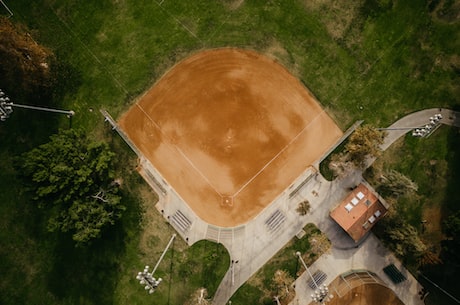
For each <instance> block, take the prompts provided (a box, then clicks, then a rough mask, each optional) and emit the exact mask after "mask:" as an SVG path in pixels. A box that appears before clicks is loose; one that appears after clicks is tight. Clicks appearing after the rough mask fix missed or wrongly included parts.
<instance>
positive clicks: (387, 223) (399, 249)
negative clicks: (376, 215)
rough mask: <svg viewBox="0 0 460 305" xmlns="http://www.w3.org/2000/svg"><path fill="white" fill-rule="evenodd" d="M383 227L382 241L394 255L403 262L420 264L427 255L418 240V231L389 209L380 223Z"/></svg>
mask: <svg viewBox="0 0 460 305" xmlns="http://www.w3.org/2000/svg"><path fill="white" fill-rule="evenodd" d="M380 225H382V226H383V227H384V230H383V233H384V236H383V237H384V239H385V241H386V243H387V244H388V246H389V248H391V249H392V250H393V251H394V252H395V254H396V255H397V256H399V257H401V258H403V259H404V260H405V261H412V262H413V263H420V262H421V261H422V259H423V256H424V255H426V254H427V250H428V249H427V247H426V245H425V244H424V243H423V241H422V240H421V239H420V237H419V234H418V231H417V230H416V229H415V228H414V227H413V226H412V225H410V224H409V223H407V222H406V221H404V220H403V219H402V218H401V217H400V216H399V215H398V214H397V212H396V211H394V210H392V209H390V211H389V213H388V214H387V216H386V217H385V218H384V219H383V220H382V221H381V222H380Z"/></svg>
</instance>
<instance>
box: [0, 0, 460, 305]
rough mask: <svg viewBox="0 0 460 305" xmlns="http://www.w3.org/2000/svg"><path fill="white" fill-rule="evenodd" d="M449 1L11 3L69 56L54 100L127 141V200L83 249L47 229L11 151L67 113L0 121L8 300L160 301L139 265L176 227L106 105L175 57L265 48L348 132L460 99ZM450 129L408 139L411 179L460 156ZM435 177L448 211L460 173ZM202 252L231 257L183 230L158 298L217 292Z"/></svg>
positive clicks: (1, 268) (39, 138) (2, 285)
mask: <svg viewBox="0 0 460 305" xmlns="http://www.w3.org/2000/svg"><path fill="white" fill-rule="evenodd" d="M350 2H352V3H350ZM452 2H456V1H440V2H438V3H440V4H439V5H438V6H437V5H436V3H435V1H431V2H430V3H432V4H430V5H429V4H428V3H426V1H423V0H410V1H387V0H362V1H332V0H327V1H300V0H286V1H265V0H254V1H243V2H241V5H239V6H237V4H238V3H239V1H236V0H235V1H232V0H216V1H209V0H193V1H179V0H166V1H162V4H161V5H159V3H160V1H158V2H157V1H134V0H126V1H116V0H100V1H76V0H66V1H62V0H37V1H25V0H17V1H10V2H9V3H8V5H9V7H10V8H11V10H12V11H13V12H14V16H13V17H12V20H13V21H14V22H20V23H24V24H26V25H27V26H28V27H29V28H30V32H31V35H32V36H33V37H34V39H35V40H37V41H38V42H40V43H42V44H44V45H46V46H47V47H49V48H50V49H51V50H53V52H54V53H55V55H56V57H57V60H58V61H59V63H60V66H59V69H61V70H62V74H61V75H62V76H63V77H62V78H61V79H60V80H59V85H58V86H57V88H56V92H55V97H58V98H56V99H55V100H53V101H49V103H50V105H54V106H57V107H60V108H63V109H73V110H74V111H76V116H75V117H74V118H73V121H72V124H73V126H76V127H80V128H84V129H85V130H86V131H87V132H88V133H90V134H91V135H93V136H94V137H97V138H103V139H107V140H108V141H109V142H111V145H112V146H113V147H114V148H115V149H116V151H117V153H119V155H120V158H119V160H120V161H121V162H123V163H121V164H119V166H120V167H123V168H124V174H123V175H124V177H123V178H124V180H125V183H124V190H123V192H124V195H125V200H126V202H125V204H126V205H127V207H128V209H127V211H126V214H125V216H124V217H123V219H122V221H121V222H120V223H119V224H117V225H116V226H115V227H113V228H111V230H110V231H108V232H106V234H105V235H104V237H103V239H102V240H101V241H100V242H99V243H95V244H94V245H92V246H91V247H90V248H88V249H86V250H83V249H75V248H73V246H72V245H71V244H69V243H68V242H67V239H66V237H65V236H56V235H53V234H48V233H46V232H45V231H46V230H45V228H44V226H45V225H44V220H43V215H41V212H40V210H38V209H37V208H36V207H35V206H34V205H33V204H32V203H30V198H29V195H28V194H27V192H26V191H25V190H24V187H23V186H22V182H21V180H20V179H19V178H18V175H17V173H16V172H15V170H14V168H13V167H12V163H13V162H17V161H15V157H16V156H18V155H19V154H20V153H21V152H23V151H26V150H29V149H30V148H32V147H34V146H36V145H38V144H40V143H43V142H45V141H47V137H48V136H49V135H50V134H52V133H54V132H56V130H57V129H58V128H67V127H68V124H69V122H68V120H67V119H66V118H65V117H60V116H57V115H52V114H46V113H31V112H27V111H25V110H17V111H15V112H14V113H13V115H12V116H11V118H10V119H9V120H8V121H7V122H0V143H1V144H0V156H1V157H2V162H1V163H0V202H1V205H0V212H1V215H2V216H0V228H1V229H2V230H1V232H0V257H1V262H0V273H1V274H2V278H1V279H0V290H1V291H2V293H1V294H0V303H2V304H26V303H28V304H126V303H135V304H143V303H147V302H152V298H150V297H149V296H147V295H145V292H144V291H142V287H140V285H139V284H137V283H136V282H135V280H134V275H135V273H136V272H137V271H139V270H140V269H141V268H142V267H143V265H144V264H150V265H153V264H154V262H155V259H156V258H157V257H159V254H160V253H161V251H162V247H164V245H165V244H166V243H167V241H168V238H169V236H170V234H171V233H172V230H171V228H170V227H169V226H168V225H167V224H166V223H165V222H164V220H163V219H162V218H161V217H160V216H159V215H155V213H151V214H148V212H147V211H149V210H151V209H153V202H154V200H155V197H154V195H152V194H151V195H150V197H149V196H147V195H146V194H148V190H147V189H146V186H145V183H143V181H142V180H141V178H139V177H138V175H137V173H136V172H135V171H134V167H135V163H136V162H135V160H134V156H133V154H130V153H128V149H127V147H126V146H124V145H123V144H121V143H120V140H119V139H117V138H116V136H112V135H109V133H110V131H107V130H105V129H104V128H103V124H104V123H103V118H102V116H101V115H100V113H99V111H98V110H99V109H100V108H106V109H107V110H108V111H109V112H110V113H111V114H112V115H114V116H115V117H117V116H118V115H120V114H121V113H123V112H124V111H126V110H127V109H128V107H129V106H130V105H132V104H133V103H134V100H135V98H136V97H138V96H139V95H141V94H142V93H143V92H144V91H145V90H147V89H148V88H149V87H150V86H151V85H152V84H153V83H154V82H155V81H157V80H158V79H159V77H161V75H162V74H163V73H164V72H165V71H167V70H168V69H170V68H171V66H172V65H174V64H175V63H176V62H177V61H179V60H181V59H183V58H185V57H187V56H188V55H189V54H191V53H193V52H198V51H199V50H202V49H207V48H216V47H241V48H248V49H254V50H257V51H259V52H261V53H264V54H267V55H268V56H271V57H274V58H276V59H277V60H278V61H279V62H280V63H282V64H283V65H284V66H285V67H286V68H287V69H288V70H289V71H291V72H292V73H293V74H294V75H295V76H297V77H298V78H299V79H300V80H301V81H302V82H303V83H304V84H305V85H306V86H307V87H308V88H309V89H310V90H311V91H312V92H313V94H314V95H315V96H316V97H317V98H318V99H319V101H320V103H321V104H322V106H323V107H324V108H325V110H326V111H327V112H328V113H329V114H330V115H331V116H332V117H333V118H334V119H335V120H336V122H337V124H338V125H339V126H340V127H341V128H342V129H343V130H345V129H346V128H347V127H349V126H350V125H351V124H353V122H354V121H356V120H358V119H364V120H365V123H372V124H374V125H376V126H387V125H389V124H391V123H392V122H393V121H395V120H396V119H397V118H399V117H400V116H402V115H404V114H407V113H409V112H412V111H415V110H419V109H422V108H429V107H450V108H460V107H459V106H460V103H459V100H458V96H460V81H459V73H458V72H459V70H460V60H459V57H458V50H459V49H460V39H459V38H460V37H459V33H460V31H459V27H460V24H459V22H458V20H457V21H456V20H455V19H453V20H452V17H451V16H452V14H449V13H446V12H449V11H451V10H452V9H453V7H454V6H452ZM433 3H434V4H433ZM449 3H451V4H449ZM449 5H451V6H452V7H449ZM443 12H444V13H443ZM2 89H4V90H5V91H7V92H8V90H7V89H8V88H2ZM11 97H12V98H13V100H14V96H11ZM14 101H15V102H17V103H28V104H33V103H34V102H36V101H34V100H14ZM361 108H362V109H361ZM439 132H440V134H441V136H438V135H433V140H431V139H429V141H434V142H433V143H434V144H433V146H429V148H426V147H424V148H423V149H422V148H421V147H420V146H418V144H417V143H418V142H417V143H416V142H415V140H413V139H410V138H408V139H406V141H405V142H404V143H405V144H404V145H405V153H404V159H401V158H400V156H401V155H396V154H395V159H394V160H395V167H397V168H400V169H401V170H402V171H407V174H408V175H410V176H411V177H413V178H415V177H418V176H423V175H425V174H426V172H425V171H424V170H427V169H430V166H429V165H428V166H427V165H426V164H423V168H424V170H421V169H417V170H416V169H415V168H419V167H417V166H416V165H418V164H419V162H420V159H423V160H431V159H436V160H439V163H438V164H439V168H442V169H445V168H451V166H452V164H453V162H454V160H453V159H452V157H451V154H452V152H451V151H452V150H454V149H458V144H456V143H458V142H455V141H453V140H452V138H451V137H449V136H448V135H445V133H448V132H446V131H444V130H440V131H439ZM443 135H445V136H443ZM427 143H428V142H427ZM457 157H458V156H457ZM455 168H458V166H457V167H455ZM428 173H429V172H428ZM443 173H445V175H444V174H443ZM437 175H438V176H439V177H440V178H439V181H438V182H436V183H441V182H442V181H444V182H442V183H445V185H446V188H444V189H443V191H439V190H438V189H432V191H430V192H431V193H429V191H428V189H429V188H425V190H426V193H423V195H424V196H426V198H428V196H430V198H436V200H435V201H436V202H433V203H428V202H427V203H426V205H430V204H438V203H439V204H440V205H442V207H443V208H442V210H443V211H444V210H448V209H451V208H453V206H454V205H455V200H451V201H449V200H448V199H447V198H455V197H454V196H451V195H452V194H457V192H458V191H457V188H456V187H455V185H457V184H458V181H459V177H458V175H456V174H454V173H453V172H451V171H447V170H446V171H442V172H440V173H437ZM425 176H426V175H425ZM426 177H428V178H426V179H425V178H421V179H425V180H423V181H419V185H420V186H421V188H422V187H424V186H430V181H431V180H430V178H429V177H430V176H429V175H428V176H426ZM139 194H144V195H145V196H140V195H139ZM144 197H147V198H150V199H151V201H150V202H149V203H146V202H145V198H144ZM425 200H428V199H425ZM417 204H420V203H416V204H414V206H413V207H412V206H411V205H409V206H410V207H411V208H410V210H411V211H412V212H410V214H413V215H414V216H413V219H411V222H413V223H416V222H417V221H418V219H419V218H420V217H421V215H423V211H422V210H421V209H420V208H419V207H418V206H417ZM146 215H148V217H147V216H146ZM147 218H148V219H150V220H148V219H147ZM146 219H147V220H146ZM152 219H153V220H154V221H153V220H152ZM148 221H153V222H154V223H156V224H157V231H156V235H155V234H153V235H151V236H150V235H149V233H148V232H147V231H148V230H147V229H146V228H148V227H149V225H148ZM146 222H147V224H146ZM146 232H147V233H146ZM146 236H147V237H146ZM148 236H150V238H148ZM187 251H188V252H187ZM187 253H188V254H187ZM200 255H202V256H203V259H202V258H201V257H200ZM190 257H196V261H189V259H190ZM216 257H219V258H221V259H220V261H219V264H218V263H217V261H216ZM204 261H206V262H209V263H210V264H211V265H212V264H215V266H216V270H217V272H216V277H218V276H219V274H221V275H223V273H224V272H225V270H224V269H225V266H228V256H227V255H226V254H224V253H223V250H222V249H221V248H220V247H219V246H216V245H212V244H209V243H201V244H198V245H196V246H195V247H191V248H189V249H188V248H187V247H185V245H184V244H183V242H182V241H180V240H179V239H178V240H177V243H176V242H175V244H174V251H171V252H169V253H168V254H167V256H166V258H165V260H164V263H163V264H162V265H161V268H160V269H159V272H161V274H164V277H165V282H164V283H163V284H162V285H163V286H162V287H161V288H159V290H158V291H157V292H158V297H159V298H160V300H161V302H160V303H161V304H167V303H168V302H169V303H171V304H180V303H181V300H184V298H185V297H186V295H188V294H189V293H190V292H191V291H192V290H193V289H195V288H198V287H199V286H202V285H205V284H206V285H207V286H208V287H207V288H208V289H209V290H210V291H211V292H212V290H214V289H215V288H216V285H217V284H218V281H219V279H218V278H210V279H207V278H203V276H202V275H201V274H202V272H203V270H204V271H206V270H205V269H203V268H205V267H204V266H203V265H200V263H202V262H204ZM184 264H185V265H184ZM187 264H191V265H193V266H194V269H193V272H192V274H190V275H188V278H187V280H186V282H184V279H183V277H182V275H183V273H187V272H188V269H187V268H185V267H184V268H185V269H184V268H182V267H181V266H188V265H187ZM171 266H172V267H171ZM181 268H182V269H181ZM195 268H196V269H195ZM200 268H201V269H200ZM133 273H134V274H133ZM181 274H182V275H181ZM168 282H169V283H170V284H171V287H169V284H168ZM243 289H246V288H243ZM248 289H249V288H248Z"/></svg>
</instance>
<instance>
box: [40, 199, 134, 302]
mask: <svg viewBox="0 0 460 305" xmlns="http://www.w3.org/2000/svg"><path fill="white" fill-rule="evenodd" d="M123 198H124V202H125V205H126V206H127V209H126V211H125V213H124V215H123V217H122V219H121V221H119V222H117V223H116V224H115V225H114V226H112V227H108V228H106V230H105V232H103V235H102V237H101V238H100V239H99V240H95V241H94V242H93V243H92V244H90V245H88V246H86V247H80V248H76V247H75V243H74V242H73V240H72V237H71V236H70V234H60V235H59V237H58V239H57V242H56V245H55V249H54V251H53V253H54V258H53V259H52V263H53V265H52V268H51V270H50V272H49V274H48V275H47V283H48V289H49V291H50V292H51V293H52V294H53V295H55V296H56V297H57V298H58V299H59V300H60V303H64V304H113V303H114V295H113V292H114V290H115V287H116V285H117V283H118V280H119V274H120V273H121V272H120V270H119V269H120V266H121V265H122V264H121V262H122V261H123V258H124V256H125V254H126V246H127V243H128V240H127V239H128V236H130V235H132V234H130V232H134V231H138V230H139V226H138V224H139V223H140V219H139V215H141V212H140V210H139V205H138V204H137V202H136V200H135V199H134V198H130V197H129V195H128V194H123Z"/></svg>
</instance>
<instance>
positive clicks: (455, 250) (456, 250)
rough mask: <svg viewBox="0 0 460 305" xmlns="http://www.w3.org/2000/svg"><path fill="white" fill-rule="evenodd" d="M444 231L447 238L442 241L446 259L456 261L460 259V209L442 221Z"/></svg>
mask: <svg viewBox="0 0 460 305" xmlns="http://www.w3.org/2000/svg"><path fill="white" fill-rule="evenodd" d="M442 231H443V232H444V234H445V235H446V237H447V238H446V239H445V240H443V241H442V248H443V249H442V251H443V257H445V260H446V261H447V260H448V261H450V262H455V263H456V264H458V262H459V261H460V238H459V236H460V211H457V212H455V213H453V214H451V215H450V216H449V217H447V219H446V220H444V221H443V223H442Z"/></svg>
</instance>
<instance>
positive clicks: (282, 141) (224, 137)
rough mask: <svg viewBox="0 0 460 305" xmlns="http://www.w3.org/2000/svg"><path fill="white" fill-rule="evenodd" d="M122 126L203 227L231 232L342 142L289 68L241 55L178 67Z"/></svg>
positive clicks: (225, 53) (228, 53) (221, 53)
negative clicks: (223, 228) (212, 225)
mask: <svg viewBox="0 0 460 305" xmlns="http://www.w3.org/2000/svg"><path fill="white" fill-rule="evenodd" d="M119 125H120V127H121V128H122V129H123V131H124V132H125V134H126V135H127V136H128V137H129V138H130V140H131V141H132V142H133V143H134V144H135V145H136V146H137V148H138V149H139V150H140V151H141V152H142V153H143V154H144V156H145V157H146V158H147V159H148V160H149V161H150V162H151V163H152V164H153V165H154V167H155V168H156V169H157V170H158V171H159V173H160V174H161V175H162V176H163V178H164V179H165V180H166V181H167V182H168V183H169V184H170V185H171V186H172V187H173V188H174V189H175V191H176V192H177V193H178V194H179V195H180V196H181V198H182V199H183V200H184V201H185V202H186V203H187V204H188V205H189V206H190V207H191V208H192V209H193V210H194V211H195V213H196V214H197V215H198V216H199V217H200V218H201V219H202V220H204V221H206V222H208V223H210V224H214V225H218V226H223V227H232V226H236V225H240V224H243V223H245V222H247V221H249V220H250V219H252V218H253V217H255V216H256V215H257V214H258V213H259V212H260V211H261V210H262V209H263V208H264V207H266V206H267V205H269V204H270V203H271V202H272V201H273V200H274V199H275V198H276V197H277V196H278V195H280V194H281V193H282V192H283V191H284V190H285V189H287V188H288V187H289V186H290V184H291V183H292V182H293V181H294V180H295V179H296V178H297V177H299V176H300V175H301V174H302V173H303V172H304V171H305V170H306V169H308V167H309V166H311V165H312V164H313V163H314V162H315V161H317V160H318V159H319V158H320V157H321V156H322V155H323V154H324V153H325V152H326V151H327V150H328V149H329V148H330V147H331V146H332V145H333V144H334V143H335V142H336V141H337V140H338V139H339V138H340V136H341V135H342V132H341V130H340V129H339V128H338V127H337V125H336V124H335V123H334V122H333V121H332V119H331V118H330V117H329V116H328V115H327V114H326V113H325V112H324V111H323V110H322V109H321V107H320V105H319V104H318V102H317V101H316V100H315V99H314V97H313V96H312V95H311V94H310V93H309V91H308V90H307V89H306V88H305V87H304V86H303V85H302V84H301V83H300V82H299V80H297V79H296V78H295V77H294V76H292V75H291V74H290V73H289V72H288V71H287V70H286V69H285V68H284V67H282V66H281V65H280V64H278V63H276V62H275V61H274V60H272V59H270V58H268V57H265V56H263V55H261V54H258V53H256V52H253V51H249V50H241V49H232V48H225V49H216V50H209V51H203V52H200V53H197V54H195V55H192V56H191V57H189V58H187V59H185V60H183V61H181V62H180V63H178V64H177V65H176V66H174V67H173V68H172V69H171V70H170V71H169V72H167V73H166V74H165V75H164V76H163V77H162V78H161V79H160V80H159V81H158V82H157V83H156V84H155V85H154V86H153V87H152V88H151V89H150V90H148V91H147V92H146V93H145V94H144V95H143V96H142V97H141V98H140V99H139V101H138V102H137V103H136V104H135V105H134V106H133V107H132V108H131V109H130V110H129V111H128V112H127V113H125V114H124V115H123V116H122V117H121V118H120V120H119Z"/></svg>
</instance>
